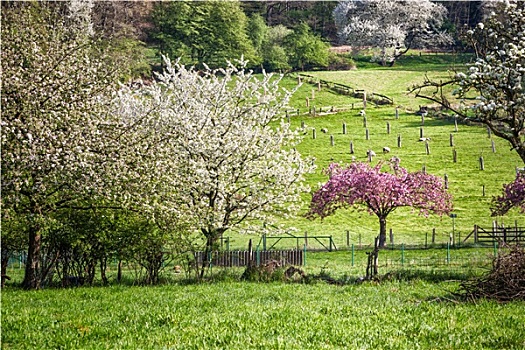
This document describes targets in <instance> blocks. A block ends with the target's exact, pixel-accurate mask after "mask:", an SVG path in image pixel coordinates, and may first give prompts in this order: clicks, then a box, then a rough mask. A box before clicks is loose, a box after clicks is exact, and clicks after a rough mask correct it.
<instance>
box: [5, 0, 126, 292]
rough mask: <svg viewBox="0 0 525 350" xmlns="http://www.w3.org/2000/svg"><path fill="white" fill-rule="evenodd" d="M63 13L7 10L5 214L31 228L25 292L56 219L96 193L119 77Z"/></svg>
mask: <svg viewBox="0 0 525 350" xmlns="http://www.w3.org/2000/svg"><path fill="white" fill-rule="evenodd" d="M2 5H3V4H2ZM64 6H66V4H64ZM61 8H62V4H47V3H41V2H31V3H20V4H13V5H11V6H6V8H3V9H2V53H1V55H2V97H1V99H2V210H3V211H4V210H5V211H9V212H10V213H11V214H10V216H4V215H3V218H6V217H11V218H13V219H14V220H18V221H20V222H24V223H26V224H27V234H28V246H29V248H28V254H27V262H26V269H25V277H24V282H23V285H24V287H26V288H39V286H40V282H41V281H42V279H43V277H44V276H42V271H41V269H40V258H41V256H40V248H41V241H42V234H43V233H44V232H45V229H46V225H47V224H48V222H49V220H51V219H52V214H53V213H54V212H56V211H57V210H60V209H61V208H66V207H69V206H72V205H75V203H77V201H78V200H79V199H81V198H85V196H90V195H93V193H96V191H97V184H99V183H100V181H98V180H97V179H98V178H99V175H98V174H99V173H98V168H99V167H100V164H102V162H101V161H100V158H99V155H100V154H101V151H102V150H103V141H102V140H103V139H104V138H103V133H104V125H105V124H106V120H105V118H106V117H107V114H106V113H105V111H106V107H105V105H104V103H103V101H104V100H105V96H109V94H110V93H111V91H112V87H113V86H114V83H115V81H116V78H117V70H116V69H115V67H114V66H112V65H111V63H110V62H109V61H107V60H106V58H107V57H106V55H105V52H104V50H101V49H100V47H99V46H97V45H96V42H95V41H93V40H92V37H90V36H89V30H90V28H91V27H90V26H89V23H87V22H86V17H85V16H81V17H79V18H78V21H75V20H74V18H73V17H74V15H75V11H73V8H69V9H68V8H67V7H65V9H66V13H69V15H70V16H69V17H68V19H67V22H66V23H64V16H63V13H61V12H59V11H58V10H59V9H61ZM81 10H82V11H79V12H78V13H84V14H85V12H83V11H84V10H86V8H85V7H81ZM68 11H69V12H68ZM12 213H15V214H12Z"/></svg>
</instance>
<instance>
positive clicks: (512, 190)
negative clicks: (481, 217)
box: [492, 173, 525, 216]
mask: <svg viewBox="0 0 525 350" xmlns="http://www.w3.org/2000/svg"><path fill="white" fill-rule="evenodd" d="M512 208H518V209H519V210H521V211H522V212H523V213H525V174H524V173H518V174H517V175H516V179H515V180H514V182H511V183H510V184H506V185H504V186H503V193H502V194H501V195H500V196H497V197H494V198H493V199H492V215H493V216H499V215H505V214H507V212H508V211H509V210H510V209H512Z"/></svg>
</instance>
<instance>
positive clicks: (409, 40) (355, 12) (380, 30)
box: [333, 0, 451, 66]
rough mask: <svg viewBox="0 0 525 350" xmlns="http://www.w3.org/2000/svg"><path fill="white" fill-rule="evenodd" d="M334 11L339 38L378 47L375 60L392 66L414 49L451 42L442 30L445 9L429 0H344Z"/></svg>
mask: <svg viewBox="0 0 525 350" xmlns="http://www.w3.org/2000/svg"><path fill="white" fill-rule="evenodd" d="M333 14H334V20H335V25H336V27H337V32H338V36H339V39H340V41H341V42H343V43H346V44H348V45H352V46H355V47H365V46H371V47H374V48H377V49H379V54H378V55H377V57H375V59H376V60H377V61H378V62H379V63H380V64H381V65H383V66H385V65H393V64H394V63H395V61H396V60H397V59H398V58H399V57H401V56H402V55H403V54H405V53H406V52H407V51H408V50H409V49H411V48H416V47H419V48H422V47H427V46H435V45H442V44H446V43H449V42H450V41H451V39H450V37H449V36H448V35H447V34H445V33H442V32H441V31H440V27H441V24H442V22H443V19H444V17H445V15H446V9H445V8H444V7H443V6H441V5H439V4H436V3H434V2H431V1H429V0H424V1H395V0H351V1H341V2H339V4H338V5H337V7H336V8H335V9H334V12H333Z"/></svg>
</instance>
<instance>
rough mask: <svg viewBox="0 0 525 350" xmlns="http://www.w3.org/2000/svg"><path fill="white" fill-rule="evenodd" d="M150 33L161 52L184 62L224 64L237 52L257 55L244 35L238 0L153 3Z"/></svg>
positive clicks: (253, 59)
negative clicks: (152, 25) (152, 27)
mask: <svg viewBox="0 0 525 350" xmlns="http://www.w3.org/2000/svg"><path fill="white" fill-rule="evenodd" d="M152 21H153V24H154V29H153V31H152V33H151V37H152V38H153V39H154V40H155V41H156V42H157V43H158V44H159V49H160V51H161V53H165V54H167V55H168V56H169V57H171V58H173V59H175V58H178V57H181V58H182V63H184V64H199V65H202V64H203V63H206V64H207V65H208V66H210V67H224V66H226V61H227V60H235V59H239V58H240V57H241V55H244V58H245V59H246V60H248V61H250V62H256V61H257V58H256V55H255V50H254V48H253V45H252V42H251V41H250V39H249V37H248V35H247V31H246V30H247V27H248V19H247V17H246V15H245V14H244V12H243V11H242V10H241V8H240V5H239V2H238V1H227V2H224V1H208V2H192V1H189V2H188V1H176V2H168V3H165V2H162V3H158V4H156V5H155V8H154V10H153V13H152Z"/></svg>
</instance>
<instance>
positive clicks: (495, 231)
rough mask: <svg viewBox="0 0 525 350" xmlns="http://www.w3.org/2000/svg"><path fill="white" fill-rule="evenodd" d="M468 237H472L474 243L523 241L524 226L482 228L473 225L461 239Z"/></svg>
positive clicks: (524, 234) (524, 238) (524, 239)
mask: <svg viewBox="0 0 525 350" xmlns="http://www.w3.org/2000/svg"><path fill="white" fill-rule="evenodd" d="M470 237H473V238H474V243H493V242H499V243H518V244H519V243H525V227H517V226H510V227H500V226H497V227H492V228H491V229H488V230H487V229H484V228H482V227H480V226H478V225H474V230H473V231H472V232H471V233H470V234H469V235H468V236H467V237H466V238H465V239H464V240H463V242H465V241H466V240H467V239H469V238H470Z"/></svg>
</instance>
